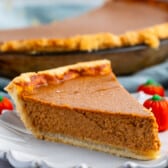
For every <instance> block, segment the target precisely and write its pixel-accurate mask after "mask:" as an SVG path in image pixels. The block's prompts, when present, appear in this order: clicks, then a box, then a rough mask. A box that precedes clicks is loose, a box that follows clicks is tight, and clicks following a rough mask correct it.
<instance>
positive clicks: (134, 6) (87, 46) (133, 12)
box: [0, 0, 168, 53]
mask: <svg viewBox="0 0 168 168" xmlns="http://www.w3.org/2000/svg"><path fill="white" fill-rule="evenodd" d="M167 15H168V3H166V2H162V1H156V0H108V1H107V2H105V4H104V5H103V6H101V7H100V8H98V9H95V10H92V11H91V12H88V13H86V14H84V15H82V16H79V17H76V18H71V19H66V20H65V21H60V22H56V23H53V24H50V25H44V26H37V27H32V28H25V29H18V30H17V29H16V30H7V31H1V32H0V37H1V39H0V42H1V43H0V51H1V52H24V53H25V52H30V53H32V52H33V53H36V52H65V51H92V50H100V49H108V48H114V47H124V46H134V45H138V44H147V45H149V46H151V47H153V48H157V47H158V46H159V42H160V40H161V39H167V38H168V18H167Z"/></svg>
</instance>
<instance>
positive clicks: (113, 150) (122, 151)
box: [34, 130, 159, 160]
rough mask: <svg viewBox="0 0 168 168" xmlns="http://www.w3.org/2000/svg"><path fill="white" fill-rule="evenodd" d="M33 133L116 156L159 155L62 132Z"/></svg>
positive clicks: (143, 156)
mask: <svg viewBox="0 0 168 168" xmlns="http://www.w3.org/2000/svg"><path fill="white" fill-rule="evenodd" d="M34 135H35V136H36V137H37V138H39V139H43V140H48V141H52V142H61V143H64V144H70V145H74V146H78V147H85V148H88V149H90V150H96V151H100V152H105V153H110V154H114V155H116V156H124V157H127V158H134V159H138V160H152V159H156V158H157V157H158V156H159V152H158V151H144V152H140V151H136V150H134V151H133V150H130V149H127V148H125V147H117V146H113V145H105V144H101V143H99V142H96V141H93V140H90V139H78V138H75V137H70V136H67V135H63V134H51V133H43V132H38V131H35V130H34Z"/></svg>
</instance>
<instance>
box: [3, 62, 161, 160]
mask: <svg viewBox="0 0 168 168" xmlns="http://www.w3.org/2000/svg"><path fill="white" fill-rule="evenodd" d="M6 90H7V91H8V92H9V94H10V95H11V96H12V98H13V99H14V101H15V103H16V108H17V111H18V112H19V114H20V116H21V119H22V120H23V122H24V124H25V126H26V127H27V128H28V129H30V130H31V131H32V132H33V134H34V135H35V136H36V137H37V138H40V139H46V140H50V141H56V142H63V143H67V144H72V145H75V146H81V147H87V148H89V149H94V150H100V151H103V152H108V153H111V154H115V155H119V156H125V157H132V158H136V159H142V160H150V159H155V158H157V157H158V155H159V150H160V141H159V139H158V127H157V124H156V120H155V118H154V116H153V114H152V113H151V112H150V111H148V110H147V109H145V108H144V107H143V106H142V105H140V104H139V103H138V102H137V101H136V100H135V99H134V98H133V97H132V96H131V95H130V94H129V93H128V92H127V91H126V90H125V89H124V88H123V87H122V86H121V85H120V84H119V82H118V81H117V79H116V77H115V75H114V74H113V72H112V71H111V66H110V61H108V60H100V61H91V62H85V63H78V64H75V65H70V66H65V67H61V68H56V69H51V70H46V71H40V72H38V73H25V74H21V75H20V76H18V77H16V78H15V79H13V80H12V81H11V83H10V84H9V85H8V86H7V87H6Z"/></svg>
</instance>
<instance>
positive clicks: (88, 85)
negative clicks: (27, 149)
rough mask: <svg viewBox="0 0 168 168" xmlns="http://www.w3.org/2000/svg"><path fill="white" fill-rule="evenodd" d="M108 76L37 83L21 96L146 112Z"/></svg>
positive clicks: (99, 108)
mask: <svg viewBox="0 0 168 168" xmlns="http://www.w3.org/2000/svg"><path fill="white" fill-rule="evenodd" d="M112 77H113V76H111V75H107V76H97V77H80V78H76V79H73V80H69V81H66V82H64V83H62V84H59V85H49V86H43V87H39V88H37V89H36V90H35V91H34V92H33V93H24V95H23V97H25V98H31V99H35V100H36V101H40V102H46V103H47V102H50V103H52V104H54V105H58V106H67V107H70V108H76V109H84V110H85V109H87V110H90V111H99V112H107V113H113V112H114V113H125V114H127V113H128V114H130V113H132V115H138V114H139V115H144V116H150V115H151V113H149V112H147V111H146V110H144V109H143V108H142V106H141V105H140V104H139V103H138V102H137V101H135V100H134V98H133V97H132V96H131V95H129V94H128V93H127V92H126V91H125V90H124V89H123V88H122V86H121V85H120V84H119V83H118V82H117V81H116V80H115V79H112Z"/></svg>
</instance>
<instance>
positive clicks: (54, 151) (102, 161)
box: [0, 93, 168, 168]
mask: <svg viewBox="0 0 168 168" xmlns="http://www.w3.org/2000/svg"><path fill="white" fill-rule="evenodd" d="M133 96H134V97H136V98H137V99H138V100H139V101H140V102H141V103H142V102H143V101H144V100H145V99H146V98H148V97H149V96H148V95H144V94H143V93H139V94H133ZM159 137H160V139H161V143H162V147H161V157H160V158H159V159H156V160H153V161H137V160H133V159H127V158H122V157H116V156H113V155H110V154H106V153H102V152H96V151H90V150H88V149H83V148H79V147H73V146H70V145H64V144H60V143H52V142H46V141H42V140H38V139H36V138H34V137H33V136H32V134H31V133H30V132H29V131H27V130H26V129H25V127H24V125H23V123H22V122H21V121H20V118H19V117H18V115H17V114H16V113H15V112H10V111H5V112H4V113H3V114H2V115H1V116H0V158H6V159H8V161H9V162H10V163H11V164H12V165H13V166H15V167H17V168H23V167H24V168H34V167H38V166H39V167H40V168H117V167H120V168H121V167H123V168H148V167H151V168H161V167H164V166H166V165H168V131H166V132H163V133H159Z"/></svg>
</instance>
